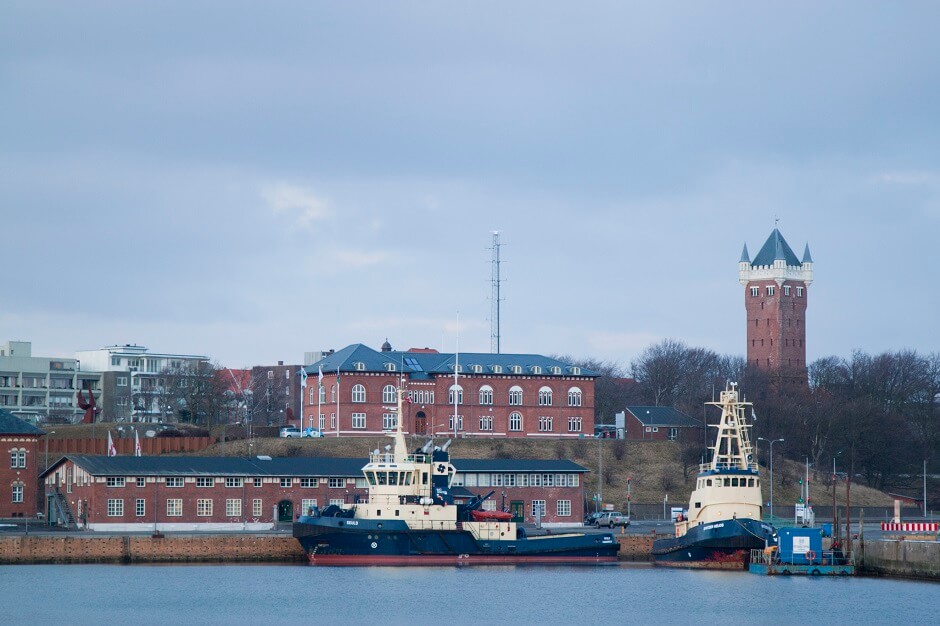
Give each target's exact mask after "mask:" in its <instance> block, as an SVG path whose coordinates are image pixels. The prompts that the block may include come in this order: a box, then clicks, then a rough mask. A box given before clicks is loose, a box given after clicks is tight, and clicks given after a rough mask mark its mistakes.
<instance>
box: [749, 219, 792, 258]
mask: <svg viewBox="0 0 940 626" xmlns="http://www.w3.org/2000/svg"><path fill="white" fill-rule="evenodd" d="M781 259H782V260H783V261H784V262H785V263H786V264H787V265H792V266H799V265H801V263H800V260H799V259H798V258H797V256H796V254H794V252H793V249H792V248H791V247H790V244H788V243H787V240H786V239H784V238H783V235H781V234H780V231H779V230H777V229H776V228H775V229H774V230H773V232H772V233H770V237H768V238H767V241H766V242H764V245H763V246H762V247H761V249H760V252H758V253H757V256H755V257H754V261H753V262H752V263H751V265H752V266H753V267H758V266H762V265H773V264H774V261H777V260H781Z"/></svg>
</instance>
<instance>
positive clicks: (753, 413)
mask: <svg viewBox="0 0 940 626" xmlns="http://www.w3.org/2000/svg"><path fill="white" fill-rule="evenodd" d="M751 419H752V420H754V421H755V422H756V421H757V413H755V412H754V407H751Z"/></svg>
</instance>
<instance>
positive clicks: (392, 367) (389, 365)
mask: <svg viewBox="0 0 940 626" xmlns="http://www.w3.org/2000/svg"><path fill="white" fill-rule="evenodd" d="M385 369H386V370H387V371H389V372H394V371H395V364H394V363H386V364H385Z"/></svg>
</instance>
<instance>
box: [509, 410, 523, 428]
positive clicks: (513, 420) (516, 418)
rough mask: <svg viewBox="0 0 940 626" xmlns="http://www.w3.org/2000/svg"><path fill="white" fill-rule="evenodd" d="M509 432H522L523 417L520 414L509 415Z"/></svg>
mask: <svg viewBox="0 0 940 626" xmlns="http://www.w3.org/2000/svg"><path fill="white" fill-rule="evenodd" d="M509 430H512V431H520V430H522V415H521V414H520V413H511V414H510V415H509Z"/></svg>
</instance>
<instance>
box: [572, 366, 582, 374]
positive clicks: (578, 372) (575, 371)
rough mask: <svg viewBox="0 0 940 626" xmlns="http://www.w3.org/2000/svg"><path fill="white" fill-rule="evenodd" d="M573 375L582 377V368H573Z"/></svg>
mask: <svg viewBox="0 0 940 626" xmlns="http://www.w3.org/2000/svg"><path fill="white" fill-rule="evenodd" d="M571 373H572V374H573V375H575V376H580V375H581V368H580V367H572V368H571Z"/></svg>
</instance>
